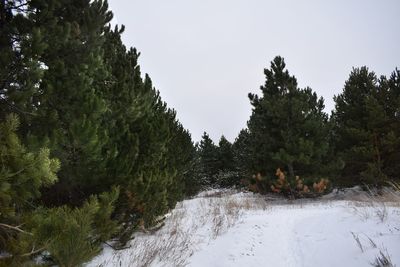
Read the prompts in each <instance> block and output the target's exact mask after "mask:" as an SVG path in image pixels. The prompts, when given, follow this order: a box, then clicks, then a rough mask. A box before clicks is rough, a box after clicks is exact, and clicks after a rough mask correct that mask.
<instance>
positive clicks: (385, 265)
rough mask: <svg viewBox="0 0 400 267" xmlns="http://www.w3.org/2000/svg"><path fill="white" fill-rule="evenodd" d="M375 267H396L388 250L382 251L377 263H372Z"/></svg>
mask: <svg viewBox="0 0 400 267" xmlns="http://www.w3.org/2000/svg"><path fill="white" fill-rule="evenodd" d="M371 265H372V266H374V267H394V266H395V265H393V263H392V260H391V259H390V255H389V253H388V252H387V250H386V249H383V250H380V251H379V255H378V256H376V258H375V261H374V262H371Z"/></svg>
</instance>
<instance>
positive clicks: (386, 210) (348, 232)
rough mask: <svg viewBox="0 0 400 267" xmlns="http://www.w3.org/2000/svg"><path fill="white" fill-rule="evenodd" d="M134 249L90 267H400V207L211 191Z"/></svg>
mask: <svg viewBox="0 0 400 267" xmlns="http://www.w3.org/2000/svg"><path fill="white" fill-rule="evenodd" d="M397 197H398V196H396V195H393V196H392V197H389V198H390V200H392V199H394V198H397ZM397 203H399V202H397ZM130 245H131V246H130V248H127V249H125V250H122V251H113V250H112V249H111V248H108V247H106V248H105V249H104V251H103V253H102V254H101V255H100V256H98V257H97V258H95V259H94V260H93V261H92V262H90V263H89V264H88V265H87V266H199V267H200V266H201V267H203V266H215V267H217V266H221V267H222V266H352V267H357V266H372V265H373V264H374V263H375V262H376V260H377V257H380V259H383V258H384V257H383V255H384V256H385V257H387V258H388V259H390V260H391V262H392V263H393V264H394V265H396V266H400V206H399V205H398V204H396V203H395V202H388V201H384V200H376V199H374V200H371V198H365V197H364V195H363V194H361V193H360V194H350V193H346V194H343V195H338V194H331V195H330V196H327V197H325V198H324V199H321V200H318V201H314V200H313V201H310V200H309V201H306V200H301V201H292V202H291V201H287V200H284V199H280V198H277V197H271V196H269V197H268V196H259V195H254V194H252V193H237V192H232V191H224V192H219V191H209V192H203V193H201V194H199V195H198V196H197V197H196V198H194V199H190V200H185V201H183V202H180V203H178V205H177V206H176V208H175V209H174V210H173V211H172V212H171V213H170V214H169V215H168V217H167V219H166V220H165V226H164V227H163V228H161V229H160V230H159V231H157V232H155V233H138V234H136V237H135V239H134V240H133V241H132V242H131V244H130ZM381 253H382V254H383V255H381Z"/></svg>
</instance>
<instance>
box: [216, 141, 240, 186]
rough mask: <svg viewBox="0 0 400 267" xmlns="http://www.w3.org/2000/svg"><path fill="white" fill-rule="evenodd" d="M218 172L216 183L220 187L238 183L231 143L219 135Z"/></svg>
mask: <svg viewBox="0 0 400 267" xmlns="http://www.w3.org/2000/svg"><path fill="white" fill-rule="evenodd" d="M217 152H218V165H219V167H218V174H217V178H216V179H217V183H218V185H219V186H221V187H230V186H234V185H236V184H238V183H239V181H238V180H239V178H238V173H237V168H236V166H235V162H234V153H233V145H232V144H231V143H230V142H229V141H228V140H227V139H226V138H225V136H221V139H220V140H219V143H218V147H217Z"/></svg>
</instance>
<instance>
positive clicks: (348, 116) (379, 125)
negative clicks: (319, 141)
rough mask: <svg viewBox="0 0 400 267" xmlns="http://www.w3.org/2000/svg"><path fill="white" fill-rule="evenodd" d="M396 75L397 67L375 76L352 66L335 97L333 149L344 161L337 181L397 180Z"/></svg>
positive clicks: (399, 132) (398, 103)
mask: <svg viewBox="0 0 400 267" xmlns="http://www.w3.org/2000/svg"><path fill="white" fill-rule="evenodd" d="M399 77H400V72H399V71H398V70H396V71H395V72H393V74H392V75H391V77H390V78H389V79H387V78H386V77H384V76H382V77H381V78H379V79H378V78H377V77H376V75H375V73H374V72H371V71H369V70H368V68H366V67H362V68H356V69H353V71H352V72H351V74H350V77H349V79H348V80H347V81H346V83H345V86H344V89H343V92H342V93H341V94H340V95H338V96H336V97H335V103H336V106H335V111H334V113H333V122H334V135H335V137H336V138H335V150H336V152H337V154H338V155H339V156H340V157H342V158H343V161H344V162H345V167H344V168H343V170H342V173H341V180H340V183H341V184H344V185H354V184H360V183H362V184H374V185H382V184H383V183H384V182H385V181H386V180H387V179H399V170H400V169H399V168H398V164H397V162H398V159H399V156H400V154H399V152H398V151H399V148H400V146H399V145H400V142H399V140H400V127H399V126H400V121H399V114H400V113H399V107H400V98H399V96H400V87H399V79H400V78H399Z"/></svg>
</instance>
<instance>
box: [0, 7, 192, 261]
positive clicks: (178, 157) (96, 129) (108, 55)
mask: <svg viewBox="0 0 400 267" xmlns="http://www.w3.org/2000/svg"><path fill="white" fill-rule="evenodd" d="M0 15H1V16H0V19H1V23H0V30H1V36H0V43H1V47H2V50H1V53H0V60H1V63H2V64H1V67H0V80H1V83H0V111H1V112H0V119H2V120H5V118H6V116H7V114H10V113H11V112H15V113H17V114H18V116H19V117H20V120H21V125H20V128H19V131H18V135H19V138H20V140H21V142H20V141H14V143H12V142H11V141H12V140H11V141H10V140H3V141H4V142H3V143H4V146H10V149H11V148H12V149H16V152H15V153H14V154H15V155H18V154H19V157H17V156H14V158H7V160H5V159H4V160H3V161H2V162H1V170H2V178H1V183H2V188H3V189H2V191H1V192H2V195H1V197H2V198H3V197H4V203H5V205H4V206H2V210H4V212H5V211H6V210H7V211H8V213H10V214H12V213H13V212H14V211H13V210H12V208H15V207H17V208H18V212H21V214H20V215H21V216H22V217H24V218H25V217H26V218H25V219H24V220H26V221H29V222H30V223H29V224H27V225H26V226H27V227H28V225H29V234H27V235H26V236H23V235H22V232H19V230H21V229H18V230H16V232H17V233H15V238H14V237H13V239H14V240H13V241H12V242H11V241H10V239H8V238H7V237H5V238H6V239H4V240H3V241H4V242H3V245H2V248H1V251H2V252H8V253H13V254H15V255H17V254H18V255H22V254H26V252H25V249H29V250H31V249H32V247H31V246H32V244H33V243H35V249H34V250H33V252H34V253H30V254H29V255H27V256H25V257H24V258H26V260H28V258H29V257H31V256H34V255H37V254H40V253H44V254H45V255H47V257H48V259H49V260H51V261H52V262H54V263H56V264H58V265H60V266H76V265H80V264H81V263H83V262H84V261H86V260H89V259H90V258H91V257H92V256H93V255H95V254H96V253H98V252H99V248H100V246H99V245H100V243H101V242H104V241H105V240H107V239H111V238H113V239H114V238H116V239H118V240H119V241H120V245H124V243H125V242H127V241H128V240H129V239H130V238H131V234H132V233H133V232H134V231H135V230H137V229H138V228H143V227H151V226H152V225H153V224H154V223H155V222H156V218H157V217H158V216H159V215H161V214H163V213H165V212H166V211H168V209H170V208H173V207H174V205H175V204H176V202H177V201H179V200H181V199H182V198H183V197H184V196H185V195H189V194H194V193H196V192H197V190H198V189H199V188H198V187H197V186H194V184H195V181H194V179H193V168H192V167H193V163H192V162H193V158H194V156H195V148H194V145H193V142H192V140H191V136H190V133H189V132H188V131H187V130H185V129H184V127H183V126H182V125H181V124H180V123H179V121H178V120H177V119H176V114H175V111H174V110H171V109H169V108H168V107H167V105H166V103H165V102H163V101H162V99H161V98H160V95H159V92H158V91H157V90H156V89H155V88H154V87H153V85H152V82H151V79H150V77H149V76H148V75H147V74H146V75H142V73H141V71H140V66H139V65H138V58H139V55H140V54H139V53H138V52H137V51H136V49H134V48H130V49H127V48H126V47H125V46H124V45H123V43H122V41H121V35H122V33H123V30H124V27H123V26H122V27H118V26H117V27H115V28H114V29H111V27H110V25H109V22H110V20H111V18H112V13H111V12H110V11H109V10H108V4H107V2H106V1H102V0H96V1H90V0H83V1H82V0H62V1H50V2H49V1H43V0H35V1H24V0H21V1H1V2H0ZM3 47H4V49H3ZM143 76H144V77H143ZM14 124H17V123H15V122H14ZM4 125H5V126H4V127H3V128H4V129H6V128H7V127H8V128H10V130H9V131H11V132H12V131H15V129H14V128H15V127H14V126H12V125H11V126H10V125H8V124H7V125H6V124H4ZM13 127H14V128H13ZM8 128H7V129H8ZM10 136H11V135H10ZM2 138H3V136H2ZM4 138H6V137H4ZM7 138H10V137H7ZM11 139H16V140H18V139H17V137H16V135H15V134H14V137H12V138H11ZM10 142H11V143H10ZM3 143H2V145H3ZM22 144H24V145H25V146H26V147H27V149H28V151H38V152H37V155H36V154H34V153H33V154H32V153H28V152H25V150H24V149H25V148H23V145H22ZM41 147H48V148H49V149H48V150H45V149H43V150H40V148H41ZM4 151H6V150H4ZM1 152H3V150H2V151H1ZM4 153H6V152H4ZM22 154H26V157H25V156H24V157H22V156H21V155H22ZM7 155H8V154H7ZM50 155H51V157H56V158H58V159H59V162H60V163H61V164H58V165H57V164H56V163H57V161H56V160H50V159H49V156H50ZM14 161H15V162H14ZM28 161H29V162H28ZM30 161H32V162H30ZM24 162H25V163H26V164H28V163H29V164H33V167H29V168H30V169H27V170H26V171H34V168H37V170H36V169H35V171H39V170H41V171H42V173H37V174H35V175H36V176H31V178H29V179H34V180H29V179H28V177H26V178H23V177H22V176H21V175H25V172H24V171H21V172H19V171H20V170H19V169H17V167H19V166H18V164H24ZM46 164H47V165H46ZM50 165H51V166H50ZM46 166H47V169H45V167H46ZM56 167H59V168H60V169H59V170H58V173H57V176H58V179H57V180H56V179H55V178H56V177H55V174H54V177H50V176H46V172H48V174H49V173H51V172H53V173H55V171H56ZM21 168H22V167H21ZM14 172H17V173H16V174H14ZM3 174H4V175H3ZM12 175H16V176H18V175H19V176H21V179H27V182H35V183H36V184H34V185H35V186H33V187H32V188H31V191H29V190H26V188H25V189H24V190H22V189H21V190H20V189H19V188H13V187H12V186H11V187H10V186H9V181H8V180H9V178H7V177H9V176H10V177H11V176H12ZM40 175H42V177H39V176H40ZM19 176H18V177H19ZM4 177H5V178H4ZM39 178H41V179H42V180H41V181H42V184H40V183H39V182H37V181H36V180H35V179H39ZM47 178H48V179H50V178H54V179H51V183H50V180H49V181H48V182H46V183H45V181H47V180H46V179H47ZM21 181H22V180H21ZM38 181H39V180H38ZM24 182H25V181H24ZM45 186H46V187H45ZM21 187H22V186H21ZM10 188H11V189H10ZM25 190H26V191H25ZM21 197H22V198H24V201H27V202H28V203H31V202H32V203H33V204H34V205H33V207H32V209H27V210H26V211H25V210H20V207H19V206H16V205H15V202H16V201H17V199H18V198H21ZM37 207H40V208H37ZM3 214H4V216H5V214H6V213H2V216H3ZM7 216H11V215H7ZM10 220H11V219H10ZM18 220H22V219H20V218H18ZM10 223H13V221H10ZM12 225H16V224H12ZM2 229H3V228H2ZM6 230H7V231H8V230H9V229H6ZM62 230H63V231H64V230H65V231H64V232H63V233H60V232H61V231H62ZM23 231H25V230H23ZM18 232H19V233H18ZM27 233H28V231H27ZM71 233H74V235H73V236H71ZM6 247H7V248H6ZM8 247H10V248H8ZM11 247H12V249H11ZM14 250H15V251H17V250H18V251H17V252H16V253H14V252H12V251H14Z"/></svg>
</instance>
